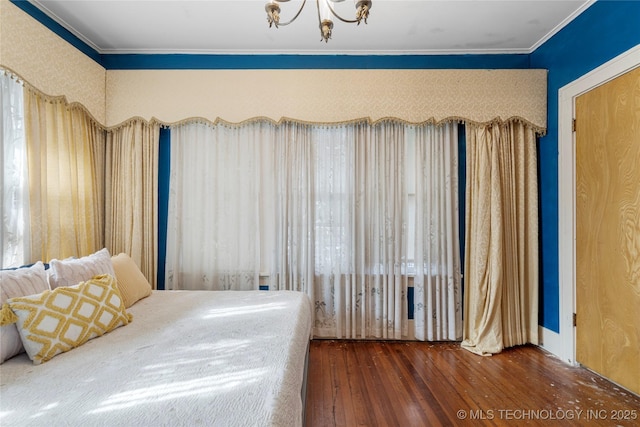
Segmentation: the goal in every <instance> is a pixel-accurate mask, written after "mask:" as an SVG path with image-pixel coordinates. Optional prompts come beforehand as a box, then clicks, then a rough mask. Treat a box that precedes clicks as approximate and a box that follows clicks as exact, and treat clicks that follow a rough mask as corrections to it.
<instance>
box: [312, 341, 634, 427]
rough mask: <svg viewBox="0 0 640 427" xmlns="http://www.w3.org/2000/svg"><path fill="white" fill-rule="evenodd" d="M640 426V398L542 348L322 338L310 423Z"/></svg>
mask: <svg viewBox="0 0 640 427" xmlns="http://www.w3.org/2000/svg"><path fill="white" fill-rule="evenodd" d="M438 425H441V426H454V425H455V426H458V425H474V426H477V425H509V426H520V425H533V426H535V425H540V426H550V425H558V426H559V425H562V426H571V425H574V426H592V425H593V426H616V425H621V426H638V425H640V397H638V396H636V395H634V394H632V393H629V392H627V391H625V390H624V389H621V388H620V387H618V386H616V385H614V384H612V383H611V382H609V381H607V380H604V379H603V378H601V377H600V376H598V375H596V374H594V373H592V372H590V371H588V370H586V369H584V368H579V367H572V366H569V365H568V364H566V363H564V362H562V361H561V360H559V359H557V358H556V357H554V356H552V355H550V354H549V353H546V352H545V351H544V350H542V349H540V348H538V347H535V346H522V347H515V348H512V349H507V350H505V351H503V352H502V353H500V354H497V355H494V356H491V357H481V356H477V355H475V354H472V353H470V352H468V351H466V350H463V349H462V348H461V347H460V345H459V344H458V343H424V342H379V341H333V340H313V341H312V342H311V349H310V355H309V371H308V384H307V402H306V426H307V427H328V426H349V427H351V426H398V427H407V426H438Z"/></svg>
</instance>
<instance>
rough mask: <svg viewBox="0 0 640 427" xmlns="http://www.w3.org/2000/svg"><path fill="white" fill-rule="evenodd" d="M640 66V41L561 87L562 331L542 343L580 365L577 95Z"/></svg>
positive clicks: (560, 248) (546, 333) (559, 191)
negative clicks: (577, 322)
mask: <svg viewBox="0 0 640 427" xmlns="http://www.w3.org/2000/svg"><path fill="white" fill-rule="evenodd" d="M639 66H640V44H639V45H636V46H635V47H633V48H631V49H629V50H628V51H626V52H624V53H622V54H620V55H618V56H617V57H615V58H613V59H612V60H610V61H608V62H606V63H604V64H602V65H601V66H599V67H598V68H596V69H594V70H592V71H590V72H589V73H587V74H585V75H583V76H582V77H580V78H578V79H576V80H574V81H573V82H571V83H568V84H567V85H565V86H563V87H562V88H560V90H559V91H558V265H559V267H558V272H559V278H558V279H559V288H560V292H559V293H560V295H559V304H558V307H559V316H560V325H559V326H560V333H559V334H555V333H553V332H551V331H548V330H546V331H544V335H543V336H544V337H546V338H547V339H545V340H544V341H543V342H544V344H547V342H548V344H549V345H548V346H547V345H543V347H545V348H546V349H547V350H548V351H550V352H551V353H553V354H555V355H556V356H558V357H560V358H561V359H562V360H564V361H566V362H568V363H570V364H572V365H577V364H578V363H577V361H576V337H575V327H574V326H573V313H575V312H576V311H575V310H576V304H575V301H576V244H575V243H576V230H575V223H576V222H575V219H576V202H575V200H576V191H575V189H576V185H575V182H576V174H575V170H576V154H575V153H576V152H575V133H574V132H573V119H574V117H575V99H576V98H577V97H578V96H580V95H581V94H583V93H585V92H588V91H590V90H591V89H594V88H596V87H598V86H600V85H602V84H604V83H607V82H609V81H611V80H613V79H615V78H616V77H618V76H620V75H622V74H624V73H626V72H628V71H631V70H633V69H634V68H637V67H639Z"/></svg>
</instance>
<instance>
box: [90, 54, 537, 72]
mask: <svg viewBox="0 0 640 427" xmlns="http://www.w3.org/2000/svg"><path fill="white" fill-rule="evenodd" d="M102 65H103V66H104V67H105V68H106V69H107V70H270V69H271V70H273V69H278V70H287V69H289V70H291V69H294V70H302V69H353V70H365V69H378V70H380V69H416V70H418V69H446V68H465V69H487V68H489V69H499V68H511V69H513V68H529V55H513V54H509V55H194V54H166V55H158V54H150V55H142V54H120V55H115V54H111V55H103V64H102Z"/></svg>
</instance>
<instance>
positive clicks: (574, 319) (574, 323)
mask: <svg viewBox="0 0 640 427" xmlns="http://www.w3.org/2000/svg"><path fill="white" fill-rule="evenodd" d="M576 317H577V316H576V314H575V313H573V326H574V327H575V326H578V323H577V321H576Z"/></svg>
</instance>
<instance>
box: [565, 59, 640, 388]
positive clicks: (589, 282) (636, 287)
mask: <svg viewBox="0 0 640 427" xmlns="http://www.w3.org/2000/svg"><path fill="white" fill-rule="evenodd" d="M575 129H576V360H577V361H578V362H579V363H581V364H582V365H583V366H585V367H587V368H589V369H591V370H593V371H595V372H597V373H599V374H601V375H602V376H604V377H606V378H609V379H611V380H612V381H614V382H616V383H618V384H620V385H622V386H623V387H625V388H627V389H629V390H631V391H633V392H635V393H638V394H640V68H635V69H634V70H631V71H629V72H627V73H626V74H624V75H622V76H620V77H618V78H616V79H615V80H612V81H610V82H608V83H606V84H604V85H602V86H599V87H597V88H595V89H593V90H591V91H589V92H587V93H585V94H583V95H581V96H579V97H578V98H577V99H576V128H575Z"/></svg>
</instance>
